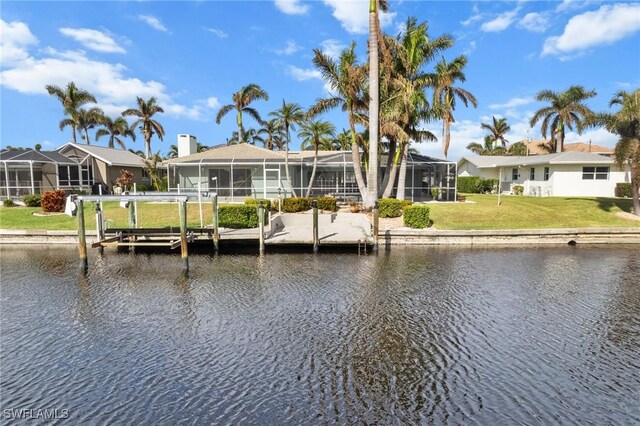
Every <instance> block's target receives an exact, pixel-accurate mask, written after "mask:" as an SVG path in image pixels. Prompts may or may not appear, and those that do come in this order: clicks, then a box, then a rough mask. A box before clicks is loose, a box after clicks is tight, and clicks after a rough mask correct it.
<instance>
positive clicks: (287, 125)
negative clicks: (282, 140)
mask: <svg viewBox="0 0 640 426" xmlns="http://www.w3.org/2000/svg"><path fill="white" fill-rule="evenodd" d="M269 116H271V117H274V118H275V119H276V120H278V123H280V126H282V127H283V128H284V131H285V136H286V137H287V140H286V142H287V143H286V148H285V151H284V169H285V173H286V176H287V182H289V186H290V187H291V195H292V196H294V197H295V196H296V190H295V189H294V188H293V185H292V184H291V177H290V176H289V145H290V144H291V133H290V132H289V130H295V129H296V127H295V126H296V125H297V124H300V123H302V122H304V120H305V119H306V114H305V113H304V111H303V110H302V107H301V106H300V105H298V104H296V103H286V102H285V101H284V99H283V100H282V107H281V108H280V109H278V110H275V111H273V112H271V113H269Z"/></svg>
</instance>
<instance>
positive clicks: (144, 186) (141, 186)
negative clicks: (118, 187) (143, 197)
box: [136, 183, 153, 192]
mask: <svg viewBox="0 0 640 426" xmlns="http://www.w3.org/2000/svg"><path fill="white" fill-rule="evenodd" d="M136 191H138V192H149V191H153V187H152V186H151V185H149V184H147V183H141V184H138V185H136Z"/></svg>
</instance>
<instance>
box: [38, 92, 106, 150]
mask: <svg viewBox="0 0 640 426" xmlns="http://www.w3.org/2000/svg"><path fill="white" fill-rule="evenodd" d="M44 88H45V89H46V90H47V92H49V94H50V95H51V96H55V97H56V98H57V99H58V100H59V101H60V103H61V104H62V106H63V107H64V115H71V114H72V113H75V112H76V111H77V109H78V108H80V107H81V106H83V105H85V104H88V103H94V104H95V103H96V98H95V97H94V96H93V95H92V94H91V93H89V92H88V91H86V90H82V89H78V87H76V84H75V83H74V82H73V81H70V82H69V83H67V87H65V89H64V90H63V89H61V88H60V87H58V86H53V85H47V86H44ZM69 125H70V126H71V129H72V135H73V143H76V125H75V123H69Z"/></svg>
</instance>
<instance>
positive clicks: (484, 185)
mask: <svg viewBox="0 0 640 426" xmlns="http://www.w3.org/2000/svg"><path fill="white" fill-rule="evenodd" d="M494 190H495V191H497V190H498V179H480V191H481V193H482V194H490V193H492V192H493V191H494Z"/></svg>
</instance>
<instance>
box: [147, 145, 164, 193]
mask: <svg viewBox="0 0 640 426" xmlns="http://www.w3.org/2000/svg"><path fill="white" fill-rule="evenodd" d="M161 163H162V157H161V156H160V151H158V152H156V153H155V154H153V155H151V156H150V157H147V158H145V159H144V169H145V170H146V171H147V174H148V175H149V177H151V183H152V184H153V187H154V189H155V190H156V191H160V190H161V189H162V188H163V186H164V185H163V184H162V179H161V178H160V165H161Z"/></svg>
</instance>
